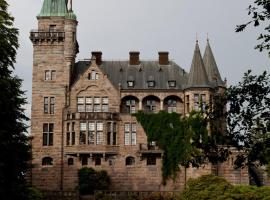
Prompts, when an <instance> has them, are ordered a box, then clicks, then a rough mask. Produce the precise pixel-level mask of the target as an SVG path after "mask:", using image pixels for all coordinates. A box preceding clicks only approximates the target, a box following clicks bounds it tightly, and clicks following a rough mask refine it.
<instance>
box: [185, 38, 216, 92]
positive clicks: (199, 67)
mask: <svg viewBox="0 0 270 200" xmlns="http://www.w3.org/2000/svg"><path fill="white" fill-rule="evenodd" d="M198 87H200V88H201V87H211V86H210V83H209V80H208V77H207V73H206V70H205V67H204V63H203V60H202V56H201V52H200V47H199V44H198V41H197V42H196V46H195V51H194V55H193V59H192V64H191V68H190V72H189V77H188V82H187V86H186V88H198Z"/></svg>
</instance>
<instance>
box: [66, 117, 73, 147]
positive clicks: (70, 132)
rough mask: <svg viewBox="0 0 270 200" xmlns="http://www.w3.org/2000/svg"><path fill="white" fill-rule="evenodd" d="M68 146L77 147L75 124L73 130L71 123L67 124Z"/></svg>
mask: <svg viewBox="0 0 270 200" xmlns="http://www.w3.org/2000/svg"><path fill="white" fill-rule="evenodd" d="M66 144H67V146H69V145H75V122H72V126H71V130H70V123H67V134H66Z"/></svg>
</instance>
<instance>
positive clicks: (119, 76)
mask: <svg viewBox="0 0 270 200" xmlns="http://www.w3.org/2000/svg"><path fill="white" fill-rule="evenodd" d="M89 66H90V61H79V62H77V63H76V64H75V66H74V71H73V78H72V84H73V83H75V82H76V81H77V80H78V79H79V77H80V75H82V74H83V73H84V72H85V71H86V70H87V69H88V67H89ZM99 67H100V69H101V70H102V71H103V72H104V73H105V74H107V75H108V78H109V80H110V81H111V82H112V84H113V85H114V86H115V87H117V88H118V87H119V85H120V84H121V88H122V89H149V87H148V82H149V81H155V87H153V88H152V89H181V90H182V89H184V88H185V84H186V82H187V77H188V74H187V73H186V72H185V71H184V70H183V69H182V68H181V67H179V66H178V65H177V64H176V63H174V62H173V61H170V64H169V65H159V63H158V61H141V63H140V65H129V61H103V62H102V64H101V65H99ZM128 81H134V83H135V84H134V87H132V88H130V87H128V85H127V82H128ZM168 81H176V87H174V88H170V87H169V85H168Z"/></svg>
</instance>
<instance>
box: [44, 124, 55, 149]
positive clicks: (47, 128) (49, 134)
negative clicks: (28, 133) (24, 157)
mask: <svg viewBox="0 0 270 200" xmlns="http://www.w3.org/2000/svg"><path fill="white" fill-rule="evenodd" d="M53 129H54V124H49V123H45V124H43V146H53Z"/></svg>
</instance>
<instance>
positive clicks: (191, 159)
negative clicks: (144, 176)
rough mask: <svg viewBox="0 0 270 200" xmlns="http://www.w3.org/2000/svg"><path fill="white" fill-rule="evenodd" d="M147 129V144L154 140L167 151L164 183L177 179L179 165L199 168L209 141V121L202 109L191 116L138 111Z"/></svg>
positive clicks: (144, 127)
mask: <svg viewBox="0 0 270 200" xmlns="http://www.w3.org/2000/svg"><path fill="white" fill-rule="evenodd" d="M134 116H135V117H136V118H137V121H138V122H139V123H140V124H141V125H142V127H143V129H144V131H145V132H146V135H147V138H148V143H150V142H152V141H155V142H156V144H157V145H158V147H159V148H160V149H162V150H163V151H164V154H163V158H162V176H163V183H164V184H166V180H167V179H168V178H175V177H176V174H177V172H178V171H179V170H180V168H179V166H184V167H189V166H193V167H199V166H200V165H202V164H203V163H204V161H205V156H204V153H203V151H202V149H203V147H204V146H205V145H206V144H207V139H208V131H207V122H206V120H205V119H204V117H203V114H202V113H201V112H191V113H190V115H189V116H188V117H181V115H179V114H177V113H167V112H165V111H161V112H159V113H155V114H154V113H144V112H141V111H140V112H138V113H136V114H134Z"/></svg>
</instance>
